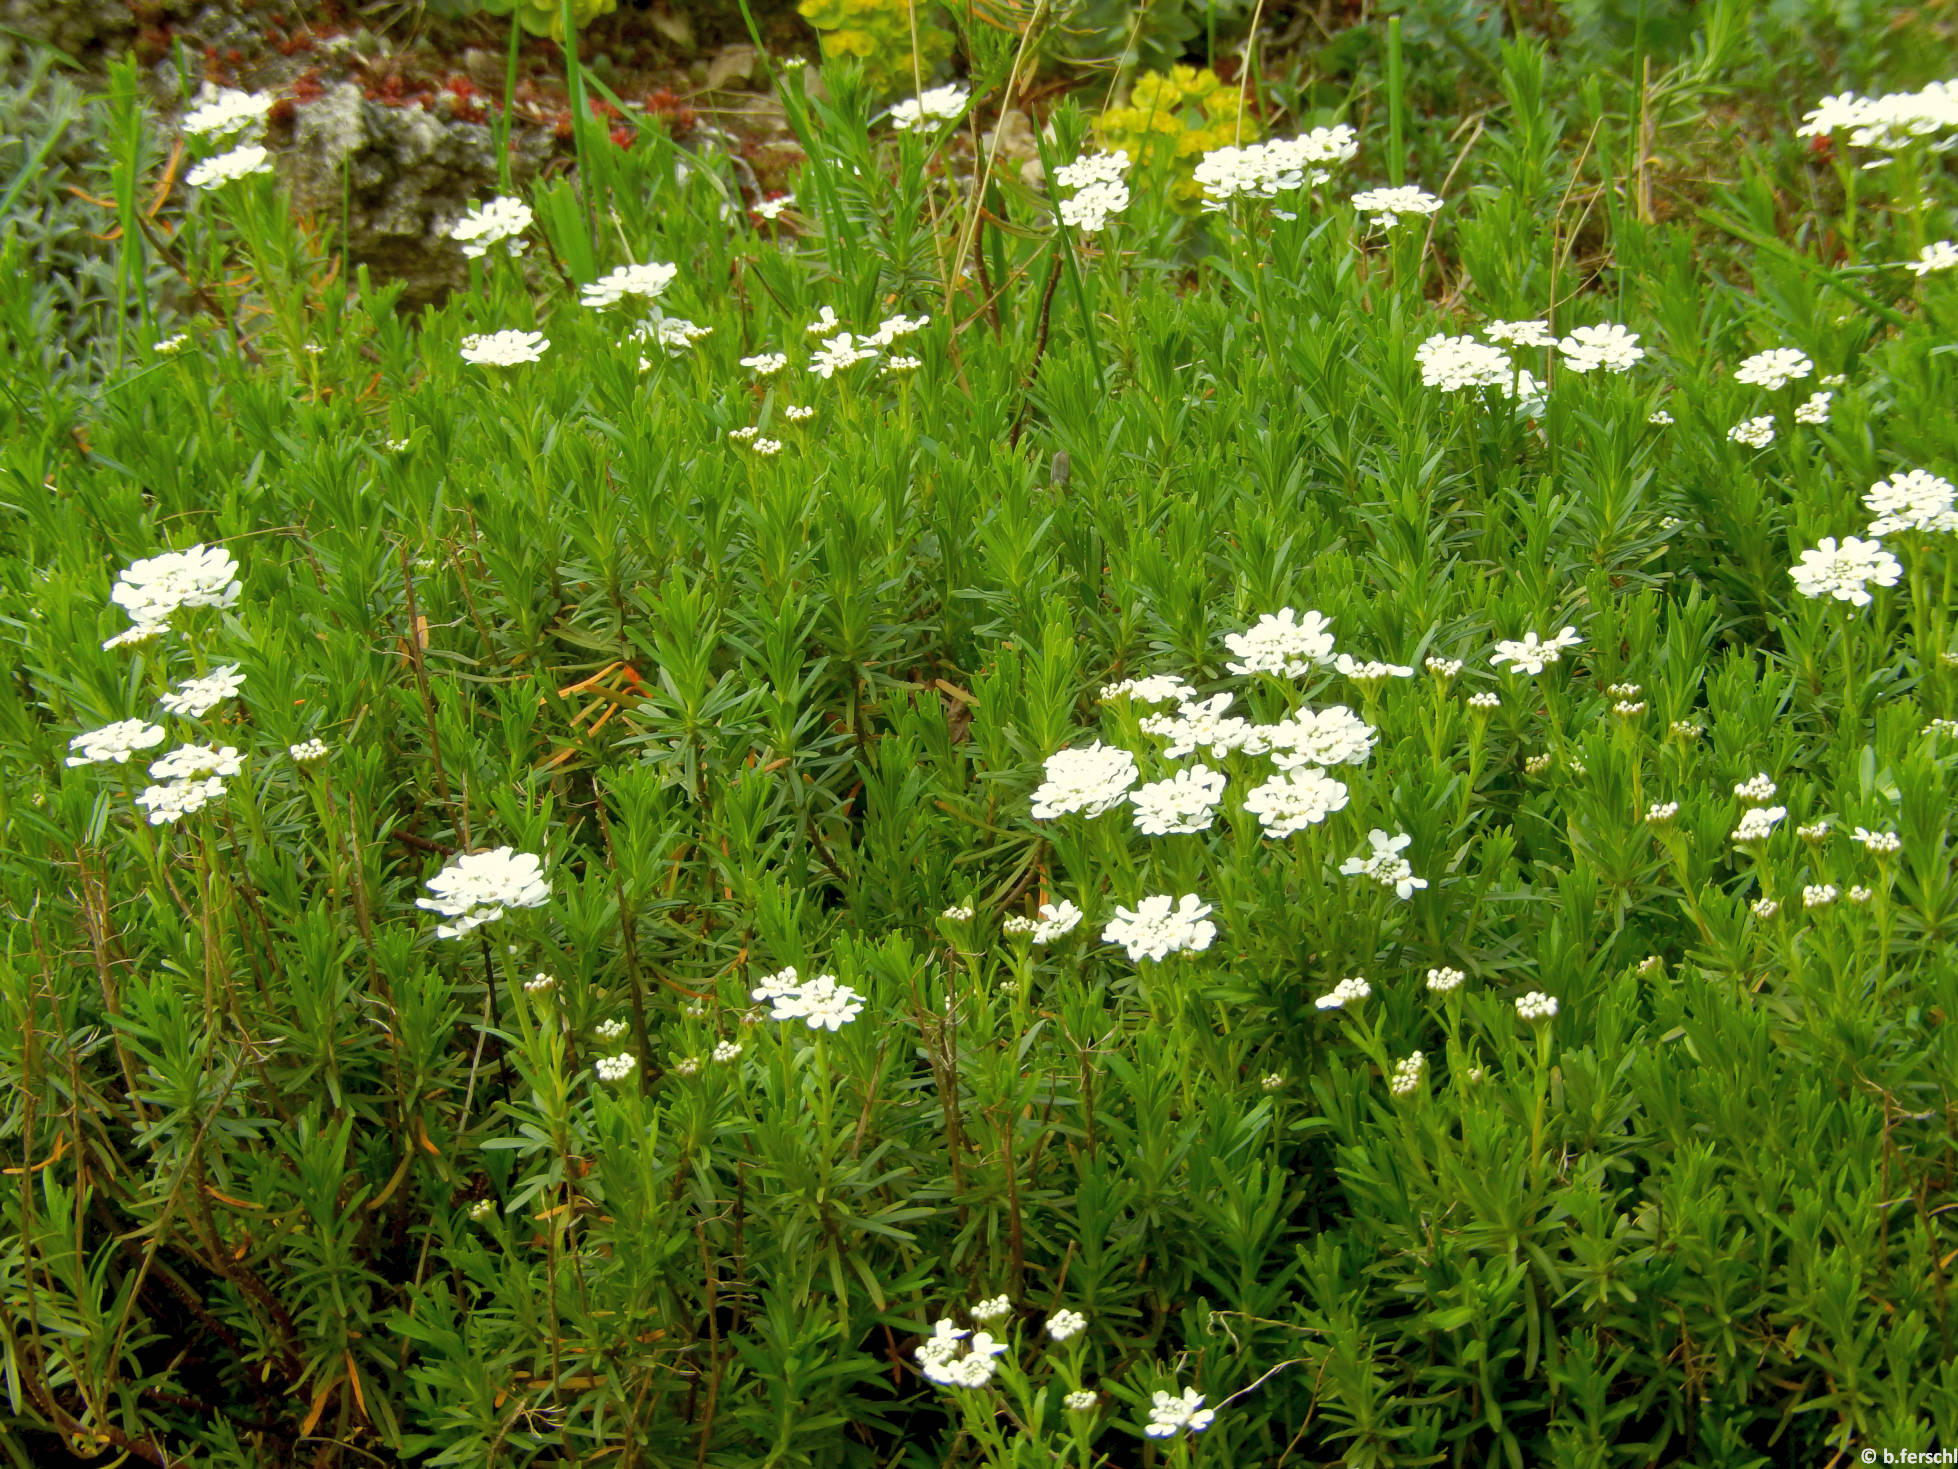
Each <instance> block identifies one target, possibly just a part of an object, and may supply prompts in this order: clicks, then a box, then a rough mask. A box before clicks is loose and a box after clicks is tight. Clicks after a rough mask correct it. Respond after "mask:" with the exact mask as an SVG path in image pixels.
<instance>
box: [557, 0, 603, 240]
mask: <svg viewBox="0 0 1958 1469" xmlns="http://www.w3.org/2000/svg"><path fill="white" fill-rule="evenodd" d="M558 18H559V23H560V24H561V25H562V26H563V27H564V34H563V35H562V36H560V37H559V38H558V44H559V46H560V47H561V48H562V49H563V52H564V85H565V89H566V90H567V91H568V92H570V94H571V146H572V149H573V150H574V151H575V152H576V154H577V157H578V202H579V204H580V205H581V206H582V207H583V211H584V216H585V238H586V239H587V240H589V241H590V242H591V244H592V246H593V247H594V248H596V247H597V244H598V207H597V205H596V204H595V203H594V202H593V198H594V195H595V194H596V192H597V189H598V185H599V180H598V179H596V178H594V177H593V176H592V172H593V169H594V167H595V163H594V159H593V150H592V146H591V139H590V137H589V136H587V134H588V132H589V130H590V123H591V109H590V108H589V107H587V106H586V104H585V69H584V67H583V66H581V65H580V64H579V62H578V27H577V24H576V19H575V17H574V16H573V15H572V14H571V0H558Z"/></svg>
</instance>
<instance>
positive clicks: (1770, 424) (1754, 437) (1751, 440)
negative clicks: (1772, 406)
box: [1727, 413, 1774, 449]
mask: <svg viewBox="0 0 1958 1469" xmlns="http://www.w3.org/2000/svg"><path fill="white" fill-rule="evenodd" d="M1727 437H1728V438H1729V439H1731V440H1732V441H1733V442H1734V443H1736V444H1744V445H1746V446H1747V447H1748V448H1750V449H1765V448H1767V447H1768V445H1770V444H1772V443H1773V442H1774V418H1773V416H1772V415H1770V414H1766V413H1764V414H1762V415H1761V416H1760V417H1759V418H1743V419H1742V420H1741V421H1740V422H1739V423H1737V424H1735V425H1734V426H1733V427H1732V428H1730V429H1728V430H1727Z"/></svg>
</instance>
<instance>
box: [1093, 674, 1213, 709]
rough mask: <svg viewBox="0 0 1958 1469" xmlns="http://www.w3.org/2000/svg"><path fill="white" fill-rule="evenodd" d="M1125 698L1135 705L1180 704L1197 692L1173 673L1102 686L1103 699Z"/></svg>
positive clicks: (1126, 679)
mask: <svg viewBox="0 0 1958 1469" xmlns="http://www.w3.org/2000/svg"><path fill="white" fill-rule="evenodd" d="M1125 696H1126V697H1127V698H1128V699H1129V701H1130V702H1131V703H1136V704H1170V703H1175V704H1181V703H1185V702H1187V701H1188V700H1190V699H1194V698H1195V697H1196V696H1197V691H1196V690H1195V689H1193V688H1191V687H1190V685H1189V684H1187V683H1185V682H1184V681H1183V680H1182V679H1180V678H1178V677H1176V675H1175V674H1173V673H1157V674H1151V675H1150V676H1148V677H1146V678H1125V679H1123V680H1122V681H1121V682H1120V683H1111V684H1103V685H1102V690H1101V697H1102V698H1103V699H1120V698H1123V697H1125Z"/></svg>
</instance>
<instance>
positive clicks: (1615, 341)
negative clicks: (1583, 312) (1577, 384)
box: [1557, 322, 1645, 373]
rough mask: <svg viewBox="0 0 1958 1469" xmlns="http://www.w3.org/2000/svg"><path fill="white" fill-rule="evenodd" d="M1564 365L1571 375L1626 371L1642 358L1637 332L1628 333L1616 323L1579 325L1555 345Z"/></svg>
mask: <svg viewBox="0 0 1958 1469" xmlns="http://www.w3.org/2000/svg"><path fill="white" fill-rule="evenodd" d="M1557 351H1558V354H1559V355H1560V356H1561V357H1562V358H1563V362H1564V366H1566V367H1568V368H1569V369H1570V370H1571V371H1572V372H1580V373H1581V372H1591V371H1594V370H1595V369H1597V368H1603V369H1604V370H1605V371H1606V372H1627V371H1629V370H1630V369H1631V367H1632V365H1633V364H1634V363H1636V362H1638V361H1639V360H1640V359H1641V358H1643V357H1644V356H1645V348H1643V347H1641V346H1639V344H1638V333H1637V332H1628V331H1626V330H1625V328H1624V327H1622V326H1619V325H1618V324H1617V323H1615V322H1606V323H1604V324H1603V325H1601V326H1580V327H1577V328H1575V329H1574V330H1573V331H1572V332H1571V334H1570V335H1569V336H1567V337H1562V338H1560V339H1559V340H1558V342H1557Z"/></svg>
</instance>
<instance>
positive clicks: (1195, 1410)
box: [1142, 1387, 1217, 1438]
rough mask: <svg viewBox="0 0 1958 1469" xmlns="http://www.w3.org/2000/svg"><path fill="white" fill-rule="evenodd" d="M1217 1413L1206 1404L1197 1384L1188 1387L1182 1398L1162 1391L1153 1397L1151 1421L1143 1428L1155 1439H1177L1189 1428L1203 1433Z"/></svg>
mask: <svg viewBox="0 0 1958 1469" xmlns="http://www.w3.org/2000/svg"><path fill="white" fill-rule="evenodd" d="M1216 1416H1217V1414H1216V1411H1215V1410H1214V1409H1211V1408H1206V1407H1204V1405H1203V1396H1202V1394H1200V1393H1199V1392H1198V1391H1197V1390H1196V1389H1195V1388H1193V1387H1186V1388H1184V1389H1183V1396H1181V1397H1180V1398H1179V1397H1174V1396H1172V1395H1170V1394H1169V1393H1166V1392H1158V1393H1156V1394H1155V1395H1154V1397H1153V1398H1151V1400H1150V1408H1149V1421H1148V1422H1147V1423H1146V1424H1144V1425H1143V1428H1142V1431H1143V1432H1144V1433H1146V1434H1148V1435H1149V1437H1151V1438H1174V1437H1176V1435H1177V1434H1179V1433H1181V1432H1183V1431H1184V1430H1185V1429H1188V1430H1189V1431H1190V1432H1191V1433H1202V1432H1203V1431H1204V1429H1206V1428H1208V1427H1209V1426H1210V1424H1211V1420H1213V1419H1214V1418H1216Z"/></svg>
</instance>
